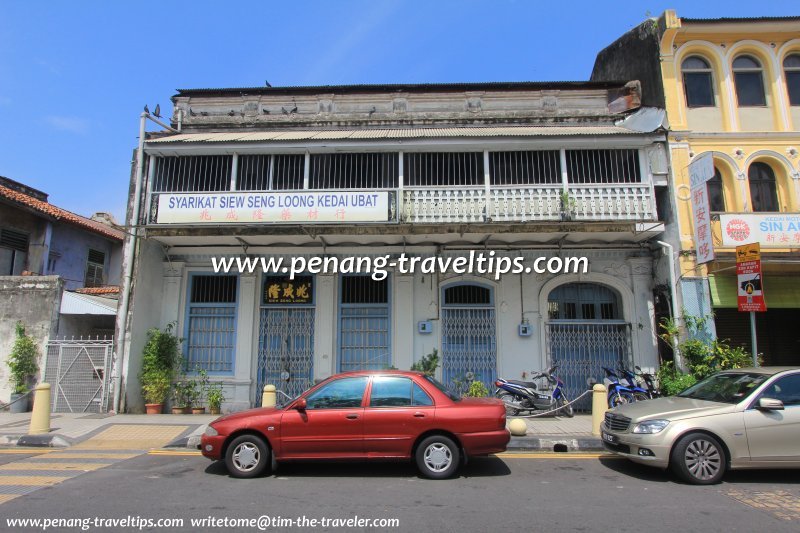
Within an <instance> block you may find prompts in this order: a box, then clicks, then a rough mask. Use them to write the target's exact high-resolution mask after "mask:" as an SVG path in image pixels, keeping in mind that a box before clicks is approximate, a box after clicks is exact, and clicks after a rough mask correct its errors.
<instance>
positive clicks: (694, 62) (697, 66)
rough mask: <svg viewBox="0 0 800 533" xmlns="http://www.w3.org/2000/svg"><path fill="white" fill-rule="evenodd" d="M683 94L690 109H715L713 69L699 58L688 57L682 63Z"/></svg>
mask: <svg viewBox="0 0 800 533" xmlns="http://www.w3.org/2000/svg"><path fill="white" fill-rule="evenodd" d="M681 73H682V74H683V92H685V93H686V105H687V106H689V107H714V85H713V80H712V77H711V67H710V66H709V64H708V62H707V61H706V60H705V59H703V58H701V57H698V56H691V57H687V58H686V59H684V60H683V63H681Z"/></svg>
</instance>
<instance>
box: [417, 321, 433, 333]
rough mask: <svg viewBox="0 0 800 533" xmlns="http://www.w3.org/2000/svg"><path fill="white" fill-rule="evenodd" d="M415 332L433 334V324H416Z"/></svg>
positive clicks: (421, 322)
mask: <svg viewBox="0 0 800 533" xmlns="http://www.w3.org/2000/svg"><path fill="white" fill-rule="evenodd" d="M417 331H418V332H420V333H433V323H432V322H431V321H430V320H420V321H419V322H417Z"/></svg>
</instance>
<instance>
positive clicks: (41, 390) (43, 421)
mask: <svg viewBox="0 0 800 533" xmlns="http://www.w3.org/2000/svg"><path fill="white" fill-rule="evenodd" d="M34 390H35V391H36V394H35V396H34V397H33V413H31V426H30V428H28V434H29V435H41V434H42V433H49V432H50V384H49V383H39V384H38V385H37V386H36V389H34Z"/></svg>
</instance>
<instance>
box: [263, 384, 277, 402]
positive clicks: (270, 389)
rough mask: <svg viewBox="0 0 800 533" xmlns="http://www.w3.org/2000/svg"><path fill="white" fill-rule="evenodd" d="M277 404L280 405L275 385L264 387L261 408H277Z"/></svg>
mask: <svg viewBox="0 0 800 533" xmlns="http://www.w3.org/2000/svg"><path fill="white" fill-rule="evenodd" d="M276 403H278V394H277V393H276V392H275V385H264V392H263V394H262V395H261V407H275V404H276Z"/></svg>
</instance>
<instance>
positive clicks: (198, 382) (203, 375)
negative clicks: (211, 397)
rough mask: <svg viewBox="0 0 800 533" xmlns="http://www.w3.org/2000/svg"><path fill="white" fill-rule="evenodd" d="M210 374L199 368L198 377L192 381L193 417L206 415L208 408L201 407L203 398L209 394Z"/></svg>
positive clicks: (190, 399)
mask: <svg viewBox="0 0 800 533" xmlns="http://www.w3.org/2000/svg"><path fill="white" fill-rule="evenodd" d="M208 386H209V385H208V372H206V371H205V369H201V368H199V367H197V377H196V378H195V379H193V380H192V388H191V392H190V398H189V403H190V404H191V406H192V414H193V415H202V414H205V412H206V408H205V407H203V406H202V405H200V404H201V403H202V401H203V398H204V397H206V396H207V394H208Z"/></svg>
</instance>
